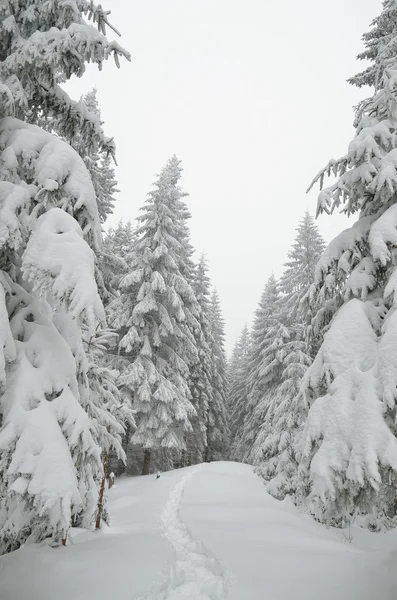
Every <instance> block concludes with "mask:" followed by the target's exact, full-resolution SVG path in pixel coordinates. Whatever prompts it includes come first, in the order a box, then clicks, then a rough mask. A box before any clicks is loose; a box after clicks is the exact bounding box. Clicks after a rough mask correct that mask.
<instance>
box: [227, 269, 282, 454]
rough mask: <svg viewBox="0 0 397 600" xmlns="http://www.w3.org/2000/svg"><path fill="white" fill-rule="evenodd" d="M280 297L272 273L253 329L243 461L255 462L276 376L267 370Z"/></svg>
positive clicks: (238, 448) (239, 447) (240, 448)
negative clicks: (258, 436)
mask: <svg viewBox="0 0 397 600" xmlns="http://www.w3.org/2000/svg"><path fill="white" fill-rule="evenodd" d="M279 296H280V293H279V286H278V282H277V280H276V278H275V277H274V275H271V276H270V277H269V279H268V281H267V282H266V285H265V288H264V291H263V293H262V296H261V299H260V302H259V306H258V308H257V310H256V311H255V316H254V322H253V326H252V332H251V348H250V356H249V359H248V360H249V365H248V377H247V382H248V401H247V410H246V415H245V419H244V425H243V429H242V432H241V437H240V438H239V439H238V440H237V443H236V444H235V447H234V456H235V457H236V459H238V460H240V461H242V462H251V461H252V456H251V452H252V449H253V446H254V443H255V441H256V438H257V435H258V431H259V428H260V426H261V424H262V423H263V422H264V418H265V414H266V412H267V408H268V406H267V402H266V399H265V395H266V394H267V393H268V392H269V391H270V386H269V383H270V382H271V380H272V376H270V373H269V372H268V371H267V372H266V369H267V368H268V367H269V365H270V364H271V362H272V361H273V358H274V356H273V357H272V354H271V353H270V354H269V348H270V346H271V344H272V342H273V338H274V333H275V328H276V326H277V324H278V315H277V310H278V300H279Z"/></svg>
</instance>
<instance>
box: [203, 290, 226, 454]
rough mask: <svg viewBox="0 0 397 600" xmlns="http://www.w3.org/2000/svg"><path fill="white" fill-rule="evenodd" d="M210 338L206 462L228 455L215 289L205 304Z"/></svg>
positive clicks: (222, 352) (223, 365) (221, 327)
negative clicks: (209, 391) (209, 385)
mask: <svg viewBox="0 0 397 600" xmlns="http://www.w3.org/2000/svg"><path fill="white" fill-rule="evenodd" d="M209 324H210V332H211V337H210V340H209V343H210V352H211V387H212V398H211V402H210V404H209V407H208V413H207V448H206V456H205V460H206V461H211V460H225V459H226V458H227V457H228V456H229V443H230V438H229V428H228V422H227V412H226V399H227V361H226V352H225V331H224V329H225V324H224V320H223V316H222V309H221V304H220V300H219V295H218V292H217V290H215V289H214V290H213V291H212V294H211V299H210V307H209Z"/></svg>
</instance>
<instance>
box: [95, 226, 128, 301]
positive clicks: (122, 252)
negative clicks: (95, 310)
mask: <svg viewBox="0 0 397 600" xmlns="http://www.w3.org/2000/svg"><path fill="white" fill-rule="evenodd" d="M135 238H136V235H135V230H134V228H133V226H132V224H131V221H127V222H126V223H123V221H119V222H118V224H117V227H116V228H115V229H113V228H110V229H109V230H108V231H107V233H106V235H105V237H104V240H103V250H102V252H101V258H100V260H101V274H102V279H103V283H104V286H105V288H106V289H107V290H108V291H109V297H110V298H109V301H107V302H106V304H108V303H109V302H110V299H111V298H114V297H115V296H116V295H117V293H118V284H119V282H120V277H121V276H122V275H124V274H125V273H127V271H128V263H129V262H130V258H129V257H130V254H131V252H132V251H133V246H134V242H135ZM106 300H108V299H107V298H106Z"/></svg>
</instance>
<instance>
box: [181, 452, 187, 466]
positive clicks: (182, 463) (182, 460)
mask: <svg viewBox="0 0 397 600" xmlns="http://www.w3.org/2000/svg"><path fill="white" fill-rule="evenodd" d="M185 464H186V450H182V456H181V467H184V466H185Z"/></svg>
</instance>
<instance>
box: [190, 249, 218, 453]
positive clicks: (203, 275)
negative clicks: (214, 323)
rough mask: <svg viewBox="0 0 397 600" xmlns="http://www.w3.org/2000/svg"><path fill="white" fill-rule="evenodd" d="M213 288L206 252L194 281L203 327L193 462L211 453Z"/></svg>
mask: <svg viewBox="0 0 397 600" xmlns="http://www.w3.org/2000/svg"><path fill="white" fill-rule="evenodd" d="M210 287H211V284H210V279H209V277H208V267H207V261H206V259H205V257H204V255H203V256H201V258H200V261H199V263H198V265H197V267H196V270H195V277H194V281H193V289H194V293H195V295H196V299H197V302H198V304H199V308H200V313H199V325H200V327H199V329H198V330H197V333H196V343H197V351H198V359H199V360H198V362H197V363H195V364H194V365H193V367H192V369H191V373H190V390H191V393H192V402H193V405H194V407H195V409H196V415H195V416H194V417H193V419H192V426H193V431H192V432H191V433H188V434H187V436H186V437H187V447H188V453H189V459H188V460H189V463H191V462H203V460H204V459H205V457H206V455H207V446H208V442H207V434H208V432H207V423H208V411H209V407H210V405H212V403H213V389H212V379H213V377H212V353H211V347H212V341H211V340H212V337H211V327H210Z"/></svg>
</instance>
